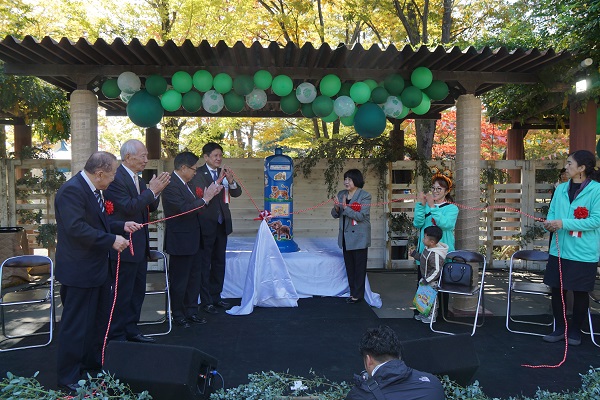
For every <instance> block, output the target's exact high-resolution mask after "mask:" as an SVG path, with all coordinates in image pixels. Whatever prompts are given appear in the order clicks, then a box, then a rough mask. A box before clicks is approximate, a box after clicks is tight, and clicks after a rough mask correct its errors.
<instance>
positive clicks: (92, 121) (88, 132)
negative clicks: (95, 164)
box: [71, 89, 98, 174]
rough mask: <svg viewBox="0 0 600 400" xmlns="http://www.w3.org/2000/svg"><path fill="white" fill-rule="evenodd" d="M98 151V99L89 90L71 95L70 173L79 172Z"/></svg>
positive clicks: (77, 91)
mask: <svg viewBox="0 0 600 400" xmlns="http://www.w3.org/2000/svg"><path fill="white" fill-rule="evenodd" d="M96 151H98V98H97V97H96V95H95V94H94V93H93V92H91V91H89V90H79V89H78V90H75V91H74V92H73V93H71V171H72V173H73V174H76V173H77V172H79V171H81V170H82V169H83V167H84V165H85V162H86V161H87V159H88V158H89V157H90V155H92V153H94V152H96Z"/></svg>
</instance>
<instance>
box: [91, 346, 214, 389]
mask: <svg viewBox="0 0 600 400" xmlns="http://www.w3.org/2000/svg"><path fill="white" fill-rule="evenodd" d="M103 369H104V370H105V371H107V372H110V373H111V374H114V375H115V376H116V377H117V378H119V379H120V380H121V381H123V382H125V383H127V384H128V385H129V386H130V387H131V389H132V390H133V391H134V392H136V393H139V392H142V391H144V390H147V391H148V392H149V393H150V395H151V396H152V397H153V398H155V399H161V400H163V399H165V400H168V399H178V400H179V399H186V400H187V399H190V400H192V399H208V398H209V396H210V392H211V383H212V378H213V374H211V372H212V371H216V369H217V359H216V358H214V357H212V356H210V355H208V354H206V353H203V352H202V351H200V350H198V349H196V348H193V347H185V346H167V345H160V344H149V343H134V342H115V341H113V342H110V343H109V344H108V346H107V347H106V355H105V360H104V366H103Z"/></svg>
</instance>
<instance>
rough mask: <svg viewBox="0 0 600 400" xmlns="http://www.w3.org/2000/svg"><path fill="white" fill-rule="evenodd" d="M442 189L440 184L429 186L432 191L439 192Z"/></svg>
mask: <svg viewBox="0 0 600 400" xmlns="http://www.w3.org/2000/svg"><path fill="white" fill-rule="evenodd" d="M443 190H444V188H443V187H441V186H432V187H431V191H432V192H441V191H443Z"/></svg>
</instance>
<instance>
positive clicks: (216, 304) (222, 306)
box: [215, 300, 231, 310]
mask: <svg viewBox="0 0 600 400" xmlns="http://www.w3.org/2000/svg"><path fill="white" fill-rule="evenodd" d="M215 306H217V307H221V308H225V309H227V310H229V309H230V308H231V304H229V303H228V302H226V301H223V300H221V301H219V302H218V303H215Z"/></svg>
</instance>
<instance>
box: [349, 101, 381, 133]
mask: <svg viewBox="0 0 600 400" xmlns="http://www.w3.org/2000/svg"><path fill="white" fill-rule="evenodd" d="M386 122H387V120H386V118H385V113H384V112H383V110H382V109H381V107H379V106H378V105H377V104H375V103H371V102H369V103H365V104H363V105H362V106H360V107H359V108H358V111H357V112H356V115H355V116H354V129H356V133H358V134H359V135H360V136H362V137H364V138H376V137H378V136H380V135H381V134H382V133H383V131H384V130H385V126H386Z"/></svg>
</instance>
